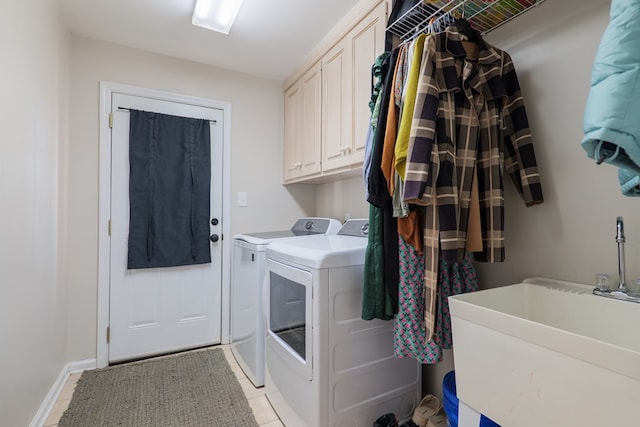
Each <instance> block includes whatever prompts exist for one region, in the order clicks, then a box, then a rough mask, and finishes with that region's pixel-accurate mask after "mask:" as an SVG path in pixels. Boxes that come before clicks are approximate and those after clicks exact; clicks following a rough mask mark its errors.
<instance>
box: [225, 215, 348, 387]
mask: <svg viewBox="0 0 640 427" xmlns="http://www.w3.org/2000/svg"><path fill="white" fill-rule="evenodd" d="M341 225H342V224H341V223H340V221H338V220H335V219H331V218H300V219H298V220H297V221H296V222H295V223H294V224H293V226H292V227H291V229H289V230H282V231H268V232H261V233H247V234H237V235H235V236H233V267H232V272H231V350H232V352H233V354H234V356H235V358H236V360H237V361H238V364H239V365H240V367H241V368H242V370H243V371H244V373H245V374H246V375H247V378H249V379H250V380H251V382H252V383H253V385H255V386H256V387H261V386H263V385H264V364H265V354H264V351H265V350H264V348H265V325H264V315H263V314H262V282H263V279H264V272H265V266H266V252H265V251H266V248H267V245H268V244H269V243H271V242H274V241H276V240H283V239H291V238H294V237H301V236H309V235H316V234H319V235H323V234H336V233H337V232H338V231H339V230H340V227H341Z"/></svg>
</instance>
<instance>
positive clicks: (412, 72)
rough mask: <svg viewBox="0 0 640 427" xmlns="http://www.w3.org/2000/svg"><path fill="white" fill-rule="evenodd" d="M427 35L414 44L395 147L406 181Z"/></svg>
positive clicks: (397, 164) (398, 166)
mask: <svg viewBox="0 0 640 427" xmlns="http://www.w3.org/2000/svg"><path fill="white" fill-rule="evenodd" d="M426 38H427V35H426V34H420V35H419V36H418V37H417V38H416V40H415V43H414V53H413V59H412V61H411V66H410V68H409V75H408V76H407V84H406V88H405V89H406V90H405V94H406V95H405V100H404V104H403V107H402V117H400V126H399V127H398V137H397V139H396V146H395V168H396V170H397V171H398V174H399V175H400V177H401V178H402V180H403V181H404V174H405V170H406V166H407V153H408V151H409V135H410V133H411V120H412V119H413V110H414V107H415V103H416V94H417V92H418V90H417V89H418V78H419V77H420V64H421V62H422V50H423V48H424V41H425V40H426Z"/></svg>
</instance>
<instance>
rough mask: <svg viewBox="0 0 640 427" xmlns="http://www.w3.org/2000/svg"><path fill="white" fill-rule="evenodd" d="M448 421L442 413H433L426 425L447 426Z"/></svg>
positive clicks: (434, 426)
mask: <svg viewBox="0 0 640 427" xmlns="http://www.w3.org/2000/svg"><path fill="white" fill-rule="evenodd" d="M448 425H449V422H448V421H447V416H446V415H444V414H439V415H435V416H433V417H431V418H429V422H428V423H427V427H447V426H448Z"/></svg>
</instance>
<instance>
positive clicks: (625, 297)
mask: <svg viewBox="0 0 640 427" xmlns="http://www.w3.org/2000/svg"><path fill="white" fill-rule="evenodd" d="M624 241H625V239H624V223H623V222H622V217H621V216H619V217H618V218H617V219H616V243H617V244H618V288H617V289H600V288H598V287H596V288H594V289H593V294H594V295H598V296H601V297H607V298H614V299H618V300H622V301H630V302H637V303H640V295H639V294H634V293H630V292H629V289H628V288H627V278H626V277H625V276H626V271H625V268H624Z"/></svg>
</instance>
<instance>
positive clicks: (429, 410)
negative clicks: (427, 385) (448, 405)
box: [411, 394, 446, 427]
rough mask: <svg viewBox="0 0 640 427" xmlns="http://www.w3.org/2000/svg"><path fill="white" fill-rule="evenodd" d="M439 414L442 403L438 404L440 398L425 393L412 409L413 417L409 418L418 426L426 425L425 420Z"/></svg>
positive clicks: (423, 426)
mask: <svg viewBox="0 0 640 427" xmlns="http://www.w3.org/2000/svg"><path fill="white" fill-rule="evenodd" d="M439 414H442V405H441V404H440V399H438V398H437V397H436V396H434V395H432V394H427V395H426V396H425V397H424V398H423V399H422V400H421V401H420V404H419V405H418V407H417V408H416V409H415V410H414V411H413V417H412V418H411V420H412V421H413V422H414V423H416V425H418V427H427V422H428V421H429V420H430V419H431V418H432V417H433V416H435V415H439ZM445 421H446V417H445Z"/></svg>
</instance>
